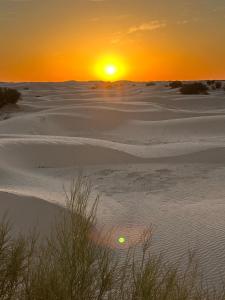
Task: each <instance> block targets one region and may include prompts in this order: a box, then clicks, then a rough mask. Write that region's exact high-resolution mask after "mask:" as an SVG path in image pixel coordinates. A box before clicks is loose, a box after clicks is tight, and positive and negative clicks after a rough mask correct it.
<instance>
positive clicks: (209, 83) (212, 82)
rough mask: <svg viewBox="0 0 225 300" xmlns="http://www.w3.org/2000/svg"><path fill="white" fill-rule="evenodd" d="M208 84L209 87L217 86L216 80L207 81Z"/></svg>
mask: <svg viewBox="0 0 225 300" xmlns="http://www.w3.org/2000/svg"><path fill="white" fill-rule="evenodd" d="M206 83H207V85H209V86H211V85H214V84H215V80H207V81H206Z"/></svg>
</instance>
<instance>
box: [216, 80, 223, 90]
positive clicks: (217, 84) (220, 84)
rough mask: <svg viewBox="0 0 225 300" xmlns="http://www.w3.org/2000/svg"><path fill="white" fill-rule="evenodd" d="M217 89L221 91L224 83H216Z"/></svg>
mask: <svg viewBox="0 0 225 300" xmlns="http://www.w3.org/2000/svg"><path fill="white" fill-rule="evenodd" d="M215 88H216V89H221V88H222V82H221V81H216V83H215Z"/></svg>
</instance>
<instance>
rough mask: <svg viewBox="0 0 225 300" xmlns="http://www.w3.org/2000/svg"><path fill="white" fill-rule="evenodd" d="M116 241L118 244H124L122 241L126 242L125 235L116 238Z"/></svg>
mask: <svg viewBox="0 0 225 300" xmlns="http://www.w3.org/2000/svg"><path fill="white" fill-rule="evenodd" d="M118 242H119V243H120V244H124V243H125V242H126V239H125V237H123V236H120V237H119V238H118Z"/></svg>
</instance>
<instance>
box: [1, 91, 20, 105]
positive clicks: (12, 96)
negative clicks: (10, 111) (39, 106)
mask: <svg viewBox="0 0 225 300" xmlns="http://www.w3.org/2000/svg"><path fill="white" fill-rule="evenodd" d="M20 98H21V94H20V92H18V91H17V90H16V89H11V88H5V87H0V108H1V107H3V106H4V105H7V104H16V103H17V102H18V100H19V99H20Z"/></svg>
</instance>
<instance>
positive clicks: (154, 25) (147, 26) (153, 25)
mask: <svg viewBox="0 0 225 300" xmlns="http://www.w3.org/2000/svg"><path fill="white" fill-rule="evenodd" d="M166 25H167V24H166V22H165V21H158V20H154V21H151V22H148V23H143V24H141V25H138V26H133V27H130V28H129V30H128V33H129V34H130V33H134V32H137V31H152V30H156V29H159V28H163V27H166Z"/></svg>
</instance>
